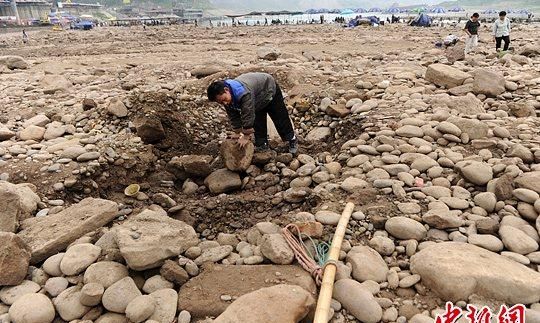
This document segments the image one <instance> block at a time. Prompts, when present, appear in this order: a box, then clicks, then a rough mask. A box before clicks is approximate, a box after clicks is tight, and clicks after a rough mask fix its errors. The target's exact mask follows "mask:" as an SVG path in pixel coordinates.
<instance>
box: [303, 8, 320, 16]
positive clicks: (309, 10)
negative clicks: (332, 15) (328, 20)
mask: <svg viewBox="0 0 540 323" xmlns="http://www.w3.org/2000/svg"><path fill="white" fill-rule="evenodd" d="M304 13H305V14H308V15H313V14H316V13H317V9H308V10H306V11H305V12H304Z"/></svg>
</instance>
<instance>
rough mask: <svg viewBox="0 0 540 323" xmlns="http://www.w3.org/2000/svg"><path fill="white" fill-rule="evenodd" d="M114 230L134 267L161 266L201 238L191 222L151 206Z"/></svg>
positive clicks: (138, 268) (117, 240)
mask: <svg viewBox="0 0 540 323" xmlns="http://www.w3.org/2000/svg"><path fill="white" fill-rule="evenodd" d="M114 231H115V235H116V243H117V245H118V248H119V249H120V253H121V254H122V256H123V257H124V259H125V260H126V263H127V265H128V267H129V268H131V269H134V270H146V269H150V268H156V267H159V266H161V265H162V264H163V263H164V262H165V260H167V259H168V258H172V257H177V256H178V255H180V254H181V253H183V252H184V251H186V250H187V249H188V248H189V247H193V246H195V245H197V243H198V242H199V239H198V238H197V234H196V233H195V230H194V229H193V228H192V227H191V226H189V225H187V224H186V223H184V222H182V221H178V220H175V219H172V218H169V217H168V216H166V215H160V214H159V213H157V212H154V211H150V210H145V211H143V212H141V213H139V214H137V215H136V216H134V217H132V218H131V219H130V220H129V221H126V222H125V223H124V224H122V225H121V226H118V227H116V228H115V229H114Z"/></svg>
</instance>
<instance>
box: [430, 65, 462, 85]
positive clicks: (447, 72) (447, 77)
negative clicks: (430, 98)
mask: <svg viewBox="0 0 540 323" xmlns="http://www.w3.org/2000/svg"><path fill="white" fill-rule="evenodd" d="M471 77H472V76H471V74H469V73H465V72H463V71H460V70H458V69H457V68H455V67H452V66H449V65H444V64H438V63H437V64H431V65H429V66H428V68H427V70H426V75H425V79H426V80H427V81H429V82H431V83H434V84H436V85H438V86H444V87H446V88H448V89H449V88H452V87H454V86H460V85H462V84H463V82H465V80H466V79H468V78H471Z"/></svg>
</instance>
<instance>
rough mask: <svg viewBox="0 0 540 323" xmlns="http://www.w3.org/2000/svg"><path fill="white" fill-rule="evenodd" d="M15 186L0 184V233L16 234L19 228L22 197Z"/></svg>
mask: <svg viewBox="0 0 540 323" xmlns="http://www.w3.org/2000/svg"><path fill="white" fill-rule="evenodd" d="M14 186H15V185H13V184H10V183H7V182H0V204H1V205H2V209H0V232H2V231H4V232H15V230H17V227H18V226H19V217H20V213H21V208H20V205H21V202H20V197H19V195H18V193H17V189H16V188H15V187H14Z"/></svg>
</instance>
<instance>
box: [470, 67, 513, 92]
mask: <svg viewBox="0 0 540 323" xmlns="http://www.w3.org/2000/svg"><path fill="white" fill-rule="evenodd" d="M505 82H506V81H505V79H504V76H503V75H502V74H500V73H496V72H493V71H490V70H488V69H484V68H482V69H479V70H477V71H475V72H474V82H473V92H474V93H475V94H484V95H486V96H497V95H500V94H503V93H504V92H505V91H506V88H505V86H504V84H505Z"/></svg>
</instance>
